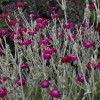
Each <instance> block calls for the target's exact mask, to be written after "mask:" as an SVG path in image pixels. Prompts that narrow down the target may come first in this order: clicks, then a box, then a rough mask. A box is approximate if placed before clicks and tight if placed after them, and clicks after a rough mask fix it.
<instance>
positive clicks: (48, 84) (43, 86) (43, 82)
mask: <svg viewBox="0 0 100 100" xmlns="http://www.w3.org/2000/svg"><path fill="white" fill-rule="evenodd" d="M49 86H50V82H49V81H48V80H44V81H42V82H41V87H42V88H48V87H49Z"/></svg>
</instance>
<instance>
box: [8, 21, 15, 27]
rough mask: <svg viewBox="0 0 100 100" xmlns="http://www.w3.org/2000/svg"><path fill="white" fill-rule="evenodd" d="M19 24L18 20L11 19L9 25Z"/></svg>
mask: <svg viewBox="0 0 100 100" xmlns="http://www.w3.org/2000/svg"><path fill="white" fill-rule="evenodd" d="M16 24H17V21H16V20H11V21H10V22H8V25H9V26H15V25H16Z"/></svg>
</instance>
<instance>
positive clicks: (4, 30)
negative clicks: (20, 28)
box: [0, 29, 9, 35]
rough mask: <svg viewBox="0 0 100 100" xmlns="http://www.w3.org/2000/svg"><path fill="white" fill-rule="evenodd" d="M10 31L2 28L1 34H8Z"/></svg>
mask: <svg viewBox="0 0 100 100" xmlns="http://www.w3.org/2000/svg"><path fill="white" fill-rule="evenodd" d="M8 33H9V31H8V30H6V29H3V30H0V35H6V34H8Z"/></svg>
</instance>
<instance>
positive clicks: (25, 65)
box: [21, 64, 29, 70]
mask: <svg viewBox="0 0 100 100" xmlns="http://www.w3.org/2000/svg"><path fill="white" fill-rule="evenodd" d="M28 67H29V66H28V64H22V65H21V69H22V70H25V69H27V68H28Z"/></svg>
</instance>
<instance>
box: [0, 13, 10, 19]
mask: <svg viewBox="0 0 100 100" xmlns="http://www.w3.org/2000/svg"><path fill="white" fill-rule="evenodd" d="M7 17H8V14H2V15H0V19H1V20H4V19H6V18H7Z"/></svg>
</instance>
